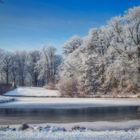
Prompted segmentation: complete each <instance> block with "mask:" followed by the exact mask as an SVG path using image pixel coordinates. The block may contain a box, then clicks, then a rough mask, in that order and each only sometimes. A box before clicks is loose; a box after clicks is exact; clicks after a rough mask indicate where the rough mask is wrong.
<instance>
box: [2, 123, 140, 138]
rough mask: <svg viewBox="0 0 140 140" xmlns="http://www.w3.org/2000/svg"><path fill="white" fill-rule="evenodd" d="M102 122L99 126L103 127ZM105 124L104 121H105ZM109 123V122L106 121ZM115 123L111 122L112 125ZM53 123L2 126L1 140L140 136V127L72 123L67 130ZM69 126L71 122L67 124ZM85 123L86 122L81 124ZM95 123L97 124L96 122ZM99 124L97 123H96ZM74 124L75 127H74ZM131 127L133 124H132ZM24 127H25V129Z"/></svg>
mask: <svg viewBox="0 0 140 140" xmlns="http://www.w3.org/2000/svg"><path fill="white" fill-rule="evenodd" d="M101 123H103V122H100V124H99V126H100V127H102V125H101ZM132 123H134V124H135V123H136V122H128V123H127V122H126V123H122V126H123V125H124V126H125V125H127V126H128V125H130V124H132ZM103 124H104V123H103ZM106 124H107V122H106ZM113 124H114V123H111V122H110V125H113ZM62 125H63V124H61V125H59V126H56V124H55V126H54V124H53V125H50V124H49V125H45V124H44V126H42V125H27V124H26V125H25V124H24V125H22V126H16V127H15V126H10V127H9V126H8V127H7V126H1V128H0V140H27V139H30V140H40V139H41V140H46V139H47V140H60V139H61V140H65V139H68V140H85V139H88V140H93V139H94V140H132V139H135V140H136V139H139V138H140V127H139V128H133V127H132V128H130V129H128V130H126V129H124V130H123V129H118V130H114V129H113V128H111V129H110V130H109V129H108V130H107V129H106V130H100V131H96V130H94V129H91V128H86V127H81V126H75V124H71V128H70V130H67V129H66V128H64V127H63V126H62ZM65 125H67V126H69V124H65ZM80 125H84V124H80ZM94 125H95V124H94ZM96 125H97V124H96ZM72 126H73V127H72ZM130 127H131V125H130ZM23 128H24V129H23Z"/></svg>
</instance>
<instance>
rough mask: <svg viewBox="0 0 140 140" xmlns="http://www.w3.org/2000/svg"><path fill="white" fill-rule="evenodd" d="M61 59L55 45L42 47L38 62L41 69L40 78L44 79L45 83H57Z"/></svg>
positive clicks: (38, 67)
mask: <svg viewBox="0 0 140 140" xmlns="http://www.w3.org/2000/svg"><path fill="white" fill-rule="evenodd" d="M59 59H60V58H59V57H58V56H57V55H56V49H55V48H54V47H52V46H48V47H44V48H43V49H42V52H41V56H40V59H39V61H38V62H37V69H38V71H39V79H40V80H42V82H43V84H47V83H49V84H50V83H52V84H55V75H56V71H57V67H58V62H59V61H58V60H59Z"/></svg>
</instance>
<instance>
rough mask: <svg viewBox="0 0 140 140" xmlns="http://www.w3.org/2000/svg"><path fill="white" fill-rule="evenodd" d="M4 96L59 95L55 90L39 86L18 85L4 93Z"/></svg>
mask: <svg viewBox="0 0 140 140" xmlns="http://www.w3.org/2000/svg"><path fill="white" fill-rule="evenodd" d="M5 95H6V96H27V97H48V96H52V97H53V96H57V97H58V96H59V95H60V93H59V92H58V91H57V90H48V89H45V88H40V87H19V88H17V89H15V90H13V91H9V92H7V93H5Z"/></svg>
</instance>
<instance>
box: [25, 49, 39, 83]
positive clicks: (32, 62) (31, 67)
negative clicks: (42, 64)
mask: <svg viewBox="0 0 140 140" xmlns="http://www.w3.org/2000/svg"><path fill="white" fill-rule="evenodd" d="M39 59H40V52H39V51H32V52H30V53H29V54H28V59H27V66H28V67H27V69H28V72H29V74H30V77H31V84H32V85H33V86H38V84H39V83H38V76H39V72H38V70H37V68H36V66H37V62H38V61H39Z"/></svg>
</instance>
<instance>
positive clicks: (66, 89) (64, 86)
mask: <svg viewBox="0 0 140 140" xmlns="http://www.w3.org/2000/svg"><path fill="white" fill-rule="evenodd" d="M58 88H59V91H60V93H61V95H62V96H70V97H75V96H77V95H78V93H77V82H76V80H75V79H74V78H66V77H65V78H63V79H61V80H60V81H59V85H58Z"/></svg>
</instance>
